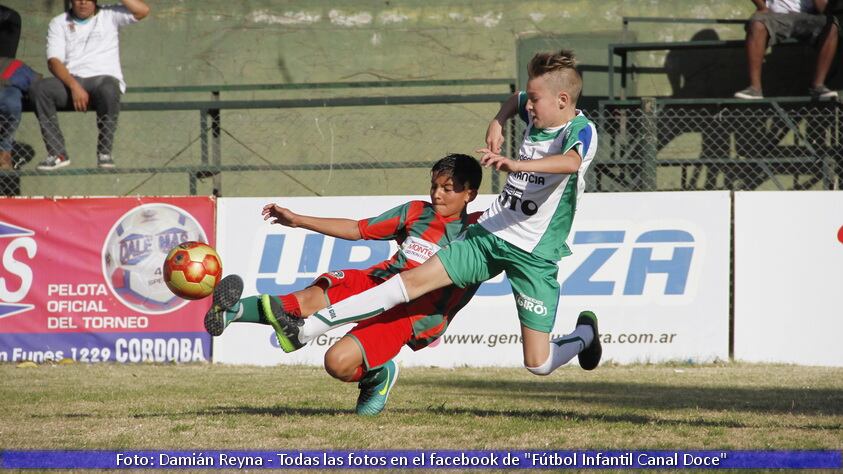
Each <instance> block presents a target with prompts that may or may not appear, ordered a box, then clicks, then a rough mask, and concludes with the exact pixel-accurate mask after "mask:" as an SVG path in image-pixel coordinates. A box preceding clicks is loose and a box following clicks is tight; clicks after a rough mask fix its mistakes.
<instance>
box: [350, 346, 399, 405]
mask: <svg viewBox="0 0 843 474" xmlns="http://www.w3.org/2000/svg"><path fill="white" fill-rule="evenodd" d="M396 380H398V365H396V364H395V362H393V361H391V360H390V361H389V362H387V363H386V364H384V365H383V366H381V368H379V369H376V370H370V371H369V372H367V373H366V375H364V376H363V378H362V379H360V383H358V384H357V386H358V387H359V388H360V395H359V396H358V397H357V408H356V410H357V414H358V415H361V416H375V415H377V414H378V413H380V412H382V411H383V409H384V407H385V406H386V401H387V399H389V393H390V392H392V387H394V386H395V381H396Z"/></svg>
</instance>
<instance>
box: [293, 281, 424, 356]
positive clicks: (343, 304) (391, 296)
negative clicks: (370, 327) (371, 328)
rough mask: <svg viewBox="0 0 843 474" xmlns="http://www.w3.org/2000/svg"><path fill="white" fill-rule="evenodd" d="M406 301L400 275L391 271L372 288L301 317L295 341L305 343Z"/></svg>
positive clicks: (405, 293)
mask: <svg viewBox="0 0 843 474" xmlns="http://www.w3.org/2000/svg"><path fill="white" fill-rule="evenodd" d="M408 301H410V299H409V298H408V297H407V289H406V288H405V287H404V281H403V280H401V275H395V276H394V277H392V278H390V279H389V280H387V281H385V282H383V283H381V284H380V285H378V286H376V287H374V288H371V289H369V290H366V291H364V292H363V293H360V294H357V295H354V296H350V297H348V298H346V299H344V300H342V301H340V302H338V303H336V304H334V305H328V307H327V308H325V309H323V310H320V311H317V312H316V313H313V315H311V316H310V317H308V318H306V319H305V320H304V325H303V326H302V327H301V329H300V330H299V341H300V342H302V343H307V342H309V341H311V340H313V338H315V337H317V336H319V335H321V334H325V333H326V332H328V331H329V330H330V329H332V328H335V327H338V326H342V325H343V324H348V323H355V322H357V321H362V320H364V319H369V318H373V317H375V316H377V315H379V314H381V313H383V312H384V311H387V310H389V309H390V308H392V307H394V306H397V305H399V304H402V303H406V302H408Z"/></svg>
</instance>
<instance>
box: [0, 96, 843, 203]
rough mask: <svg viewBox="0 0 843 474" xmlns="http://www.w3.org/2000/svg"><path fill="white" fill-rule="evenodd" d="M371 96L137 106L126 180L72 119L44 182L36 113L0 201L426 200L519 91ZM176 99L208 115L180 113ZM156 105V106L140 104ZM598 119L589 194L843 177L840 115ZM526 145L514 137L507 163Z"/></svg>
mask: <svg viewBox="0 0 843 474" xmlns="http://www.w3.org/2000/svg"><path fill="white" fill-rule="evenodd" d="M372 84H373V83H367V85H366V87H363V86H360V87H357V88H356V89H355V91H351V88H352V87H355V86H351V87H344V88H340V89H339V90H341V91H342V92H343V93H344V96H337V94H336V90H334V94H333V96H326V97H312V96H314V95H318V94H317V93H316V92H314V91H317V92H318V85H309V86H311V88H310V89H303V88H302V86H301V85H285V86H277V87H275V86H273V87H269V86H267V87H264V88H263V89H261V90H260V91H259V92H260V93H261V94H265V95H266V94H273V95H275V94H277V93H288V94H290V95H291V96H292V97H294V98H281V99H277V98H266V97H257V96H256V94H257V93H256V92H255V90H254V86H251V87H252V89H249V91H248V93H249V94H252V97H248V98H236V99H233V100H230V99H228V98H227V97H226V99H225V100H223V99H222V98H221V96H220V92H219V90H214V89H213V88H212V87H211V86H208V87H207V88H193V89H191V90H190V91H187V90H186V89H185V88H146V90H143V91H138V92H136V93H130V96H129V97H132V99H133V100H126V101H124V103H123V107H122V111H121V115H120V119H119V126H118V129H117V133H116V140H115V147H114V153H113V155H114V159H115V162H116V167H115V168H114V169H101V168H98V167H97V165H96V135H97V132H96V124H95V119H94V116H93V113H88V114H80V113H72V112H68V113H62V114H60V116H61V123H62V128H63V130H64V135H65V139H66V141H67V146H68V151H69V156H70V158H71V160H72V164H71V165H70V166H68V167H65V168H61V169H57V170H52V171H40V170H38V169H37V164H38V162H40V161H41V160H42V159H43V158H44V155H45V152H44V145H43V142H42V139H41V136H40V131H39V130H38V124H37V122H36V120H35V116H34V114H31V113H25V114H24V119H23V122H22V124H21V127H20V129H19V131H18V134H17V140H18V143H17V145H16V147H15V150H14V159H15V169H14V170H11V171H0V194H3V195H20V196H36V195H48V196H52V195H136V194H140V195H179V194H218V195H226V196H312V195H372V194H374V195H378V194H425V193H426V192H427V188H428V184H429V183H428V180H429V176H428V174H427V170H428V169H429V166H430V165H431V163H432V162H433V161H435V160H436V159H438V158H439V157H441V156H443V155H445V154H447V153H451V152H462V153H471V152H472V151H473V150H474V149H476V148H478V147H480V146H482V145H483V137H484V134H485V130H486V127H487V125H488V123H489V120H490V119H491V118H492V116H493V115H494V114H495V113H496V111H497V109H498V106H499V103H500V102H501V101H502V100H504V99H505V98H506V97H507V96H508V94H509V91H510V90H511V88H512V87H513V85H512V81H509V80H490V81H416V82H412V83H386V84H390V86H389V87H393V88H396V87H403V89H400V90H399V89H393V90H394V91H398V92H402V93H401V94H385V93H383V92H382V90H381V89H378V91H377V92H378V94H377V95H374V94H373V93H372V91H373V89H375V88H376V87H373V86H372ZM294 86H295V87H294ZM284 87H286V89H283V88H284ZM334 87H337V86H336V85H334ZM442 87H446V88H448V89H450V90H454V89H456V92H458V93H456V94H447V93H443V92H442V89H441V88H442ZM437 88H439V89H437ZM478 88H479V89H478ZM279 89H282V90H280V92H279ZM325 89H328V87H325ZM305 90H306V91H307V92H306V93H305V92H303V91H305ZM350 91H351V92H357V94H356V95H355V94H350V93H349V92H350ZM175 92H178V93H186V92H191V93H193V94H196V93H202V94H203V96H202V97H203V100H182V99H180V100H177V101H173V100H166V98H167V97H169V95H170V94H173V93H175ZM208 92H211V94H212V95H211V98H212V99H213V100H207V95H205V94H207V93H208ZM234 92H237V91H236V88H233V89H232V90H229V91H228V92H226V94H227V95H232V94H233V93H234ZM241 92H242V91H241ZM408 92H409V93H408ZM141 93H149V94H150V96H149V97H152V98H154V99H155V100H136V99H134V98H135V97H138V96H139V94H141ZM152 94H155V95H152ZM303 95H306V96H307V97H308V98H305V99H302V98H300V97H301V96H303ZM158 97H163V98H164V99H159V98H158ZM296 97H299V98H296ZM585 112H586V114H587V115H589V116H590V118H592V120H594V122H595V123H596V124H597V128H598V133H599V140H600V145H599V148H598V156H597V158H596V159H595V162H594V167H593V172H592V173H590V176H589V181H590V183H589V184H590V186H589V190H590V191H598V192H612V191H651V190H706V189H730V190H737V189H743V190H754V189H769V190H798V189H838V188H839V184H840V178H841V176H843V145H841V123H840V113H841V104H840V103H839V102H809V101H807V100H805V99H786V98H785V99H765V100H762V101H753V102H746V101H737V100H702V99H694V100H691V99H688V100H677V99H641V100H623V101H601V102H600V105H599V107H598V108H596V109H593V110H586V111H585ZM521 130H523V125H522V124H520V123H518V124H515V123H514V122H513V124H511V125H510V131H509V132H508V137H509V140H508V142H509V143H508V146H509V148H508V149H507V152H508V153H510V154H512V153H513V150H512V147H513V146H514V145H517V142H518V138H520V131H521ZM501 179H502V178H501V177H499V176H497V174H496V173H491V172H487V175H486V176H485V179H484V185H483V187H482V188H481V191H482V192H491V193H496V192H497V191H498V189H499V185H500V180H501Z"/></svg>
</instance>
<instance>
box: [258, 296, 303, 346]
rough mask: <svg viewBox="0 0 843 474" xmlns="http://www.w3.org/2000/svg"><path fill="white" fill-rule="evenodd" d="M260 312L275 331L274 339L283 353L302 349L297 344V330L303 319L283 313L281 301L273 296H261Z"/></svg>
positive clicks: (299, 343)
mask: <svg viewBox="0 0 843 474" xmlns="http://www.w3.org/2000/svg"><path fill="white" fill-rule="evenodd" d="M260 311H261V314H263V317H264V319H266V320H267V321H268V322H269V324H270V326H272V328H273V329H275V338H276V339H278V345H280V346H281V349H282V350H283V351H284V352H287V353H290V352H293V351H297V350H299V349H301V348H302V347H304V344H302V343H301V342H299V329H301V327H302V325H303V324H304V319H302V318H297V317H295V316H292V315H291V314H289V313H288V312H286V311H284V307H283V306H281V300H279V299H278V298H277V297H274V296H270V295H261V304H260Z"/></svg>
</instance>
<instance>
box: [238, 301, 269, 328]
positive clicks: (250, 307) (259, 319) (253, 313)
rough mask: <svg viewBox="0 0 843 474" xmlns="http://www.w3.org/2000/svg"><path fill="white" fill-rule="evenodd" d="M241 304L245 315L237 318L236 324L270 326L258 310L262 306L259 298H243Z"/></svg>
mask: <svg viewBox="0 0 843 474" xmlns="http://www.w3.org/2000/svg"><path fill="white" fill-rule="evenodd" d="M239 304H240V305H242V306H243V314H241V315H240V317H239V318H237V321H236V322H238V323H258V324H269V323H268V322H267V321H266V319H264V318H263V315H262V314H261V312H260V310H259V309H258V307H259V306H260V297H259V296H249V297H247V298H243V299H241V300H240V301H239Z"/></svg>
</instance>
